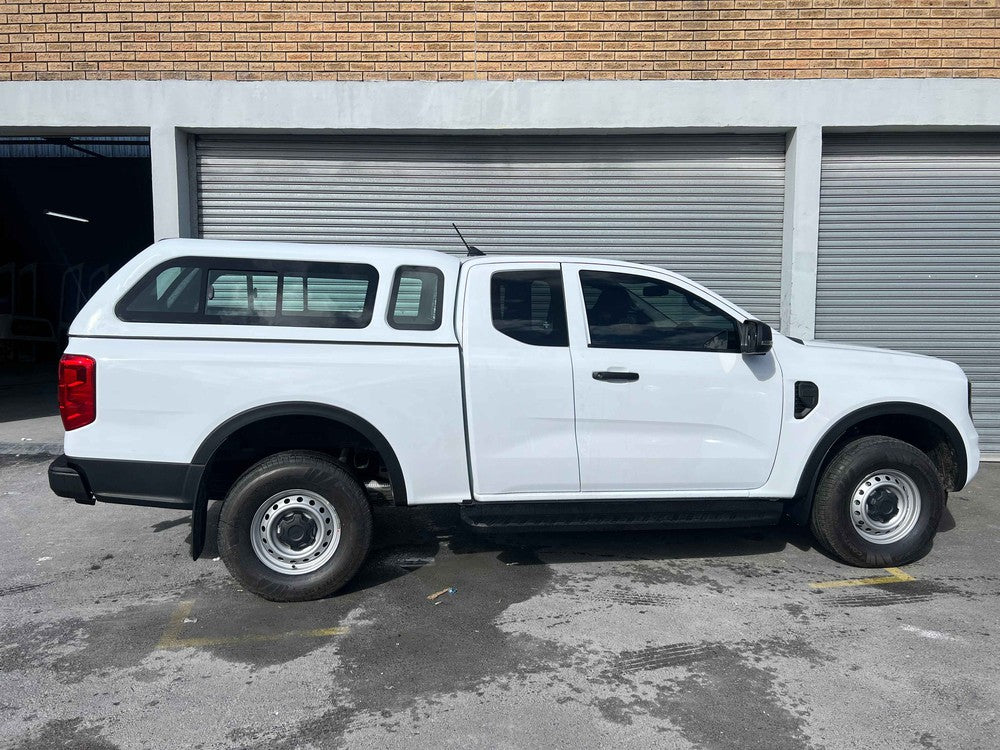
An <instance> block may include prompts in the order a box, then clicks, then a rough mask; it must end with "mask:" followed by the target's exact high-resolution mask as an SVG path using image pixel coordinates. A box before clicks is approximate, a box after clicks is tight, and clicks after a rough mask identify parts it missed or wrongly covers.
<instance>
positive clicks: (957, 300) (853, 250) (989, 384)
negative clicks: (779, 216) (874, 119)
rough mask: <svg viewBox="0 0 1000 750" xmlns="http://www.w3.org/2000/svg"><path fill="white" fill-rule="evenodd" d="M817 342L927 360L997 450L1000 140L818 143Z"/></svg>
mask: <svg viewBox="0 0 1000 750" xmlns="http://www.w3.org/2000/svg"><path fill="white" fill-rule="evenodd" d="M816 338H820V339H829V340H833V341H848V342H852V343H858V344H866V345H871V346H883V347H890V348H893V349H903V350H907V351H913V352H920V353H923V354H932V355H934V356H938V357H944V358H945V359H950V360H952V361H954V362H957V363H958V364H960V365H961V366H962V367H963V368H964V369H965V372H966V373H967V374H968V375H969V377H970V379H971V380H972V383H973V390H974V408H973V412H974V415H975V421H976V426H977V427H978V429H979V434H980V438H981V440H982V448H983V450H985V451H991V452H994V451H1000V136H998V135H994V134H964V135H959V134H948V135H944V134H919V135H918V134H907V135H903V134H894V135H850V136H847V135H844V136H828V137H827V138H826V139H825V142H824V148H823V176H822V189H821V195H820V230H819V268H818V279H817V289H816Z"/></svg>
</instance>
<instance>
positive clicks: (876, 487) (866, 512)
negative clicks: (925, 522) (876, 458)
mask: <svg viewBox="0 0 1000 750" xmlns="http://www.w3.org/2000/svg"><path fill="white" fill-rule="evenodd" d="M920 505H921V498H920V490H919V489H917V484H916V482H914V481H913V479H911V478H910V477H909V476H907V475H906V474H904V473H903V472H901V471H897V470H896V469H882V470H881V471H875V472H872V473H871V474H869V475H868V476H866V477H865V478H864V479H862V480H861V482H860V483H859V484H858V486H857V487H856V488H855V489H854V493H853V494H852V496H851V503H850V514H851V523H852V524H853V525H854V530H855V531H856V532H858V535H859V536H860V537H861V538H862V539H864V540H865V541H867V542H871V543H872V544H892V543H893V542H898V541H899V540H900V539H903V538H904V537H906V536H907V535H908V534H909V533H910V532H911V531H913V529H914V527H916V525H917V521H918V520H919V518H920Z"/></svg>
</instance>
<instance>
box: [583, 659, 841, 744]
mask: <svg viewBox="0 0 1000 750" xmlns="http://www.w3.org/2000/svg"><path fill="white" fill-rule="evenodd" d="M776 655H780V656H786V657H793V658H795V657H800V658H804V659H806V660H808V661H810V662H817V661H826V660H827V659H826V657H825V656H823V655H821V654H818V653H817V652H815V651H814V650H813V649H812V648H811V647H810V646H808V645H807V644H804V643H802V642H799V641H796V640H795V639H792V640H791V641H783V640H781V639H766V640H762V641H744V642H737V643H720V642H702V643H678V644H671V645H667V646H651V647H649V648H646V649H641V650H638V651H630V652H623V653H622V654H620V655H619V658H618V660H617V662H616V663H615V665H614V667H613V668H612V669H609V670H606V671H605V672H604V674H603V675H602V676H603V677H604V678H605V679H606V680H613V679H615V678H616V677H617V679H618V680H619V681H620V684H621V685H622V686H625V687H627V688H628V689H629V690H630V691H631V692H632V693H633V695H638V694H640V693H643V692H645V691H649V690H652V691H653V694H654V697H653V698H642V699H639V698H635V699H632V700H628V699H621V698H618V699H602V700H600V701H596V702H595V704H594V705H595V707H596V708H597V709H598V710H600V711H601V713H602V715H604V717H605V718H607V719H608V720H609V721H617V722H618V723H625V724H629V723H631V721H632V720H633V718H634V717H635V716H636V715H637V714H648V715H651V716H653V717H656V718H659V719H661V720H663V721H664V722H665V723H667V724H669V725H671V726H673V727H674V728H675V729H676V730H677V731H678V732H679V734H680V735H681V736H683V737H684V738H685V739H687V740H688V741H690V742H692V743H693V744H695V745H696V746H699V747H701V746H704V747H711V748H713V750H745V749H746V748H748V747H761V748H763V747H766V748H768V749H769V750H810V749H815V748H817V747H818V746H817V745H815V744H813V743H812V742H811V741H810V739H809V737H808V731H807V726H806V719H807V718H808V712H807V711H805V710H803V709H802V708H801V706H798V710H793V708H795V705H794V704H795V701H794V700H792V699H790V698H786V697H784V693H786V692H787V691H785V690H784V689H783V686H781V685H780V684H779V683H778V681H777V679H776V678H775V676H774V672H773V671H772V670H770V669H768V668H766V667H765V666H763V665H762V663H761V662H763V661H764V660H765V659H766V658H767V657H768V656H776ZM657 670H668V671H671V670H673V671H676V670H682V671H683V674H682V675H681V676H678V677H671V676H669V674H668V675H663V674H662V673H657V674H656V675H655V676H654V675H653V674H651V673H653V672H656V671H657ZM734 727H739V732H738V733H737V732H734V731H733V728H734Z"/></svg>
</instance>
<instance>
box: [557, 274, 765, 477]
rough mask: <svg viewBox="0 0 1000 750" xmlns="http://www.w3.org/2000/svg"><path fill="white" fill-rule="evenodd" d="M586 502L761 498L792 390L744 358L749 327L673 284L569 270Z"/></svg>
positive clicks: (756, 359) (665, 279)
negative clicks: (600, 496)
mask: <svg viewBox="0 0 1000 750" xmlns="http://www.w3.org/2000/svg"><path fill="white" fill-rule="evenodd" d="M563 268H564V284H565V287H566V289H567V296H568V299H569V302H570V304H569V312H570V315H569V322H570V341H571V344H572V357H573V370H574V374H575V375H574V390H575V400H576V416H577V440H578V444H579V454H580V481H581V490H582V491H583V492H584V493H588V492H589V493H594V492H597V493H613V492H619V491H620V492H633V493H638V492H641V493H647V494H648V495H649V496H657V495H663V494H669V493H672V492H677V493H684V492H689V493H690V492H701V491H716V490H718V491H734V490H749V489H754V488H757V487H760V486H761V485H763V484H764V482H765V481H766V480H767V478H768V476H769V474H770V472H771V467H772V465H773V463H774V458H775V453H776V451H777V445H778V435H779V432H780V428H781V409H782V397H781V393H782V385H781V377H780V372H779V371H778V368H777V362H776V360H775V357H774V355H773V353H770V352H769V353H767V354H764V355H742V354H740V352H739V336H738V327H737V323H738V321H737V319H736V318H735V317H734V316H733V314H731V313H730V312H727V311H725V310H723V309H721V308H720V307H719V306H718V305H717V304H715V302H714V301H712V300H711V299H706V298H705V297H704V296H702V295H701V294H700V293H699V292H698V290H697V289H696V288H694V287H691V286H688V285H686V284H685V283H684V282H682V281H681V280H680V279H675V278H674V277H671V276H669V275H666V274H665V275H663V276H659V275H656V274H655V273H653V272H650V273H649V274H646V273H643V272H635V271H632V270H631V269H624V268H622V267H620V266H619V267H615V266H601V265H599V264H594V265H580V264H570V263H566V264H563Z"/></svg>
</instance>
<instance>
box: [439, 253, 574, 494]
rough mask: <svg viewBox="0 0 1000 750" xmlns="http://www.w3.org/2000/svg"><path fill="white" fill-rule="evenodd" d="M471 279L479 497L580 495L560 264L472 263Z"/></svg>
mask: <svg viewBox="0 0 1000 750" xmlns="http://www.w3.org/2000/svg"><path fill="white" fill-rule="evenodd" d="M463 277H464V285H463V289H464V296H463V299H460V300H459V305H460V307H459V310H460V311H461V316H462V317H461V319H460V320H459V326H458V327H459V333H460V340H461V345H462V360H463V377H464V386H465V399H466V420H467V425H468V441H469V460H470V467H471V474H472V477H471V478H472V485H473V495H474V496H475V497H476V498H477V499H480V500H489V499H499V500H505V499H516V497H517V496H518V495H519V494H525V493H539V492H541V493H565V492H572V493H575V492H579V490H580V474H579V466H578V463H577V453H576V431H575V420H574V404H573V364H572V360H571V358H570V351H569V339H568V334H567V325H566V299H565V292H564V290H563V279H562V274H561V272H560V267H559V264H558V263H546V262H502V261H493V262H485V261H472V262H467V263H466V264H465V265H464V266H463Z"/></svg>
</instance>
